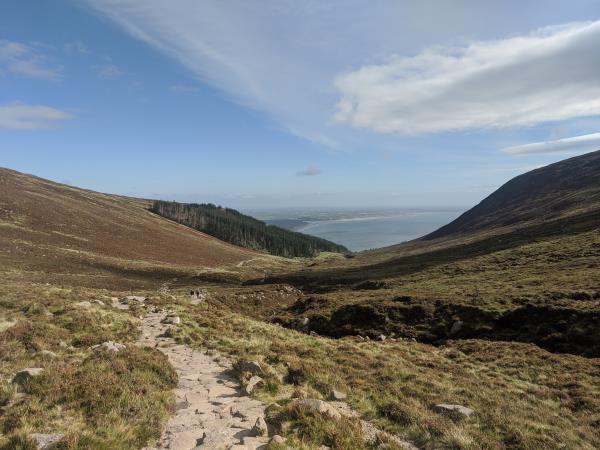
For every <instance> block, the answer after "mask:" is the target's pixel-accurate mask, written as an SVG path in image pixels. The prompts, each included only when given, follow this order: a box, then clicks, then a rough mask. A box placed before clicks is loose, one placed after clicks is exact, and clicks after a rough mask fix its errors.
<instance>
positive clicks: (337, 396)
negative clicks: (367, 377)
mask: <svg viewBox="0 0 600 450" xmlns="http://www.w3.org/2000/svg"><path fill="white" fill-rule="evenodd" d="M346 398H347V396H346V394H344V393H343V392H340V391H336V390H335V389H334V390H333V391H331V394H329V400H333V401H334V402H343V401H345V400H346Z"/></svg>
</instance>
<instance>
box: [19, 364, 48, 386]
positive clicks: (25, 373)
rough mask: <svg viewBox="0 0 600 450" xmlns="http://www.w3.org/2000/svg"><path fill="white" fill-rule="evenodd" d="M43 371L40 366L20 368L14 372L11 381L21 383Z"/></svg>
mask: <svg viewBox="0 0 600 450" xmlns="http://www.w3.org/2000/svg"><path fill="white" fill-rule="evenodd" d="M43 371H44V369H42V368H41V367H29V368H28V369H23V370H20V371H19V372H17V373H16V374H15V376H14V377H13V379H12V382H13V383H14V384H23V383H25V382H26V381H27V380H29V379H30V378H33V377H37V376H38V375H41V373H42V372H43Z"/></svg>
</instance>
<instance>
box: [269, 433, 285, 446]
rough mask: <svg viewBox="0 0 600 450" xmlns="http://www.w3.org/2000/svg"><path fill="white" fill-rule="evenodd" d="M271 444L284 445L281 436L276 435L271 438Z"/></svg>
mask: <svg viewBox="0 0 600 450" xmlns="http://www.w3.org/2000/svg"><path fill="white" fill-rule="evenodd" d="M270 443H271V444H283V443H285V439H284V438H283V437H281V436H279V435H278V434H276V435H275V436H273V437H272V438H271V442H270Z"/></svg>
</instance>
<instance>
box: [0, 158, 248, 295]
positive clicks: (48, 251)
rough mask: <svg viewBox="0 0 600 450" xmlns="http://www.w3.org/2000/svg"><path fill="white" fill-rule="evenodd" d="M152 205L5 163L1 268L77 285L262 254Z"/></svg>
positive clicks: (0, 192) (0, 189) (0, 176)
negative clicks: (170, 217)
mask: <svg viewBox="0 0 600 450" xmlns="http://www.w3.org/2000/svg"><path fill="white" fill-rule="evenodd" d="M150 205H151V202H150V201H148V200H143V199H135V198H128V197H122V196H117V195H108V194H101V193H98V192H93V191H89V190H84V189H78V188H75V187H71V186H67V185H63V184H58V183H53V182H51V181H47V180H43V179H41V178H37V177H33V176H30V175H25V174H22V173H19V172H15V171H12V170H8V169H0V267H3V268H7V267H11V269H12V271H13V275H16V272H15V270H18V271H20V272H22V273H24V272H29V273H34V272H42V273H43V274H44V275H43V277H44V279H46V278H47V277H49V278H51V279H61V280H65V281H66V280H67V279H71V280H73V282H74V283H75V284H80V283H82V282H85V283H88V284H89V285H93V284H94V283H96V281H97V283H96V285H97V286H99V285H102V284H106V278H109V279H111V282H119V283H121V284H131V283H133V285H139V284H136V283H138V281H139V282H141V283H142V284H143V282H144V280H146V279H150V280H151V279H153V278H154V277H159V278H160V277H161V276H163V277H168V276H169V274H170V273H171V272H172V273H177V272H178V271H183V272H185V273H187V272H188V271H192V270H196V271H198V270H205V271H210V270H214V269H216V268H220V269H219V270H221V269H222V268H223V267H224V266H235V265H236V264H239V263H241V262H243V261H247V260H250V259H252V258H254V257H257V256H259V255H258V254H257V253H256V252H253V251H251V250H248V249H243V248H240V247H236V246H234V245H231V244H227V243H225V242H222V241H220V240H218V239H216V238H214V237H212V236H209V235H206V234H204V233H201V232H198V231H196V230H193V229H191V228H188V227H185V226H182V225H179V224H177V223H174V222H172V221H170V220H167V219H164V218H162V217H160V216H157V215H156V214H152V213H151V212H149V211H148V207H149V206H150ZM161 273H163V275H161ZM77 274H85V277H83V278H81V279H79V280H74V278H76V277H77V276H78V275H77ZM98 274H102V275H101V277H100V278H99V275H98ZM136 280H137V281H136ZM46 281H48V280H46ZM50 281H51V280H50ZM130 282H131V283H130Z"/></svg>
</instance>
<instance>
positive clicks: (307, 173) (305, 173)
mask: <svg viewBox="0 0 600 450" xmlns="http://www.w3.org/2000/svg"><path fill="white" fill-rule="evenodd" d="M320 174H321V169H319V168H318V167H317V166H312V165H311V166H308V167H307V168H306V169H303V170H299V171H298V172H296V175H298V176H301V177H314V176H315V175H320Z"/></svg>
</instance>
